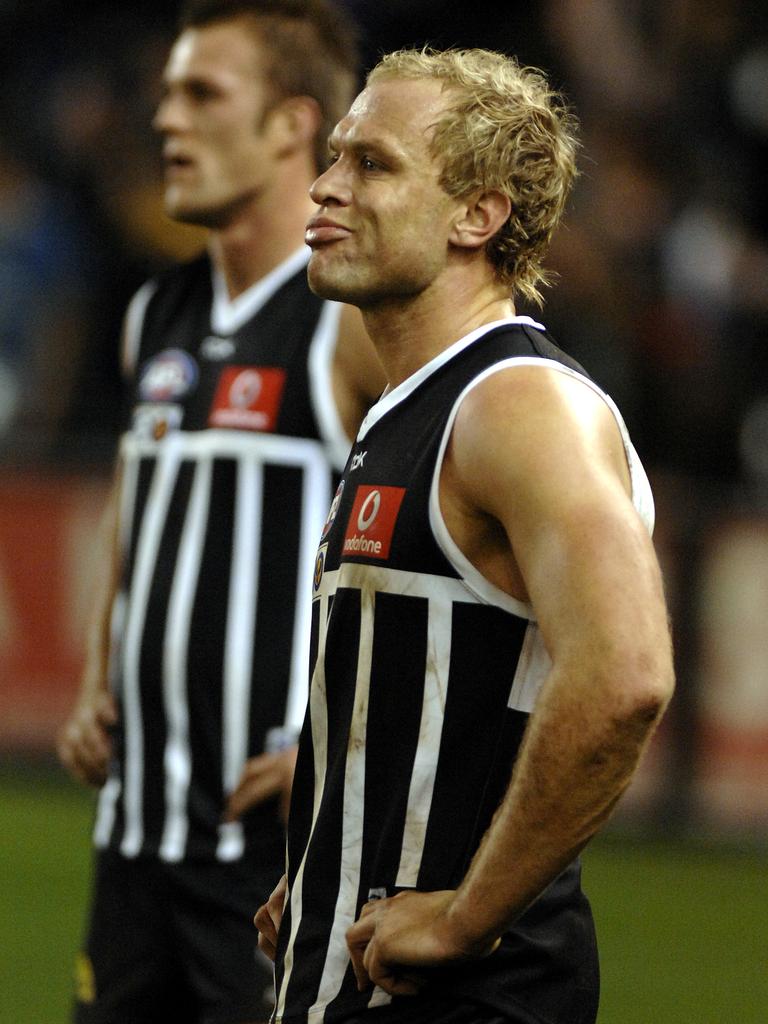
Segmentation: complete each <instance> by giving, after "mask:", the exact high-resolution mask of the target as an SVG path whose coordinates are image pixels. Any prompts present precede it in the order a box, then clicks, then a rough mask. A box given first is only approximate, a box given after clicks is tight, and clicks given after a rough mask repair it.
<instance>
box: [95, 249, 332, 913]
mask: <svg viewBox="0 0 768 1024" xmlns="http://www.w3.org/2000/svg"><path fill="white" fill-rule="evenodd" d="M307 259H308V250H306V249H302V250H301V251H300V252H297V253H296V254H295V255H294V256H293V257H291V258H290V259H288V260H287V261H286V262H284V263H283V264H281V265H280V266H279V267H278V268H276V269H275V270H274V271H273V272H272V273H271V274H270V275H268V277H266V278H264V279H263V280H262V281H260V282H258V283H257V284H256V285H254V286H253V287H252V288H251V289H249V290H248V291H247V292H246V293H244V294H243V295H241V296H240V297H239V298H238V299H236V300H234V301H233V302H230V301H229V300H228V297H227V295H226V293H225V291H224V287H223V281H222V280H221V279H220V278H219V277H218V276H217V275H215V274H213V272H212V268H211V264H210V262H209V260H208V258H207V257H202V258H200V259H198V260H197V261H195V262H193V263H191V264H187V265H184V266H181V267H177V268H174V269H172V270H170V271H169V272H167V273H166V274H164V275H161V276H160V277H159V278H158V279H156V280H154V281H152V282H150V283H148V284H147V285H145V286H144V288H143V289H141V290H140V291H139V293H138V294H137V295H136V297H135V299H134V301H133V302H132V304H131V306H130V308H129V311H128V315H127V318H126V357H127V364H128V365H129V367H130V368H132V371H133V372H132V374H131V389H132V393H131V406H130V410H129V412H128V418H127V422H126V427H125V432H124V434H123V435H122V438H121V444H120V472H121V474H122V487H121V502H122V503H121V508H120V529H121V548H122V558H123V564H122V586H121V588H120V591H119V593H118V596H117V599H116V601H115V605H114V609H113V627H114V628H113V635H114V637H115V646H114V650H113V652H112V659H111V675H112V685H113V688H114V690H115V693H116V694H117V698H118V701H119V707H120V722H119V725H118V728H117V731H116V735H115V744H114V746H115V751H116V757H115V759H114V763H113V765H112V767H111V771H110V776H109V779H108V782H107V784H106V785H105V787H104V789H103V790H102V794H101V797H100V802H99V809H98V815H97V821H96V829H95V840H96V845H97V846H98V847H102V848H103V847H111V848H114V849H116V850H119V851H120V852H122V853H123V854H124V855H125V856H128V857H132V856H136V855H138V854H150V855H157V856H159V857H160V858H161V859H163V860H165V861H169V862H173V861H178V860H181V859H184V858H207V859H212V858H218V859H219V860H223V861H227V860H234V859H237V858H239V857H240V856H241V854H242V852H243V850H244V849H245V847H246V845H247V846H248V847H249V848H250V849H253V848H256V849H259V850H262V851H263V853H264V856H265V857H273V858H274V862H275V863H279V862H280V860H281V858H282V856H283V851H284V842H285V840H284V833H283V830H282V827H281V825H280V823H279V821H278V819H277V814H276V808H275V806H274V802H270V803H269V804H267V805H264V806H262V807H259V808H255V809H253V810H252V811H250V812H248V814H247V815H246V816H245V818H244V819H243V822H242V823H241V822H236V823H226V824H224V823H222V821H221V816H222V809H223V806H224V802H225V798H226V795H227V794H228V793H229V792H230V791H231V790H232V789H233V788H234V786H235V784H236V782H237V780H238V778H239V776H240V772H241V770H242V767H243V764H244V762H245V760H246V758H248V757H250V756H253V755H255V754H258V753H261V752H262V751H263V750H264V749H265V748H267V749H269V748H270V747H275V746H278V745H280V744H281V743H282V742H284V740H285V739H286V737H289V736H290V735H291V734H292V735H293V736H295V735H296V734H297V732H298V729H299V728H300V726H301V722H302V719H303V715H304V709H305V704H306V681H307V658H308V644H307V637H308V634H309V618H310V611H311V602H310V595H309V592H308V590H307V587H306V581H307V580H308V579H310V578H311V575H312V568H313V565H314V558H315V549H316V545H317V538H318V536H319V535H320V532H321V530H322V526H323V522H324V520H325V516H326V513H327V509H328V503H329V500H330V496H331V494H332V492H333V483H334V480H335V479H338V471H339V470H340V469H341V467H342V466H343V463H344V459H345V458H346V454H347V452H348V450H349V441H348V440H347V439H346V438H345V437H344V434H343V430H342V427H341V425H340V423H339V421H338V416H337V413H336V409H335V406H334V403H333V400H332V392H331V361H332V356H333V350H334V345H335V341H336V335H337V328H338V319H339V311H340V308H341V307H340V306H339V305H338V304H336V303H330V302H323V301H321V300H320V299H318V298H317V297H316V296H314V295H313V294H312V293H311V292H310V291H309V288H308V286H307V284H306V269H305V267H306V262H307ZM334 473H335V476H334ZM254 909H255V908H254Z"/></svg>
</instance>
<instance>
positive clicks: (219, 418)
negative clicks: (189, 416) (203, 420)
mask: <svg viewBox="0 0 768 1024" xmlns="http://www.w3.org/2000/svg"><path fill="white" fill-rule="evenodd" d="M284 386H285V370H281V369H279V368H277V367H272V366H265V367H262V366H228V367H227V368H226V369H224V370H222V371H221V376H220V377H219V384H218V387H217V388H216V394H215V395H214V397H213V405H212V407H211V412H210V415H209V417H208V423H209V425H210V426H212V427H230V428H232V429H235V430H264V431H274V430H275V428H276V426H277V418H278V415H279V412H280V403H281V401H282V397H283V388H284Z"/></svg>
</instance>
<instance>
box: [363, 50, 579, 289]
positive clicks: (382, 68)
mask: <svg viewBox="0 0 768 1024" xmlns="http://www.w3.org/2000/svg"><path fill="white" fill-rule="evenodd" d="M382 78H417V79H418V78H436V79H438V80H440V81H442V82H443V83H444V85H445V88H446V89H447V90H448V91H449V93H450V95H451V96H452V97H454V99H453V100H452V102H450V105H449V107H448V109H447V110H446V111H445V113H443V114H442V115H441V117H440V118H439V120H438V122H437V123H436V124H435V126H434V129H435V130H434V134H433V136H432V141H431V148H432V153H433V156H435V157H436V158H437V159H439V160H441V161H442V164H443V171H442V175H441V179H440V182H441V185H442V186H443V188H444V189H445V190H446V192H447V193H448V194H449V195H451V196H454V197H458V196H465V195H469V194H470V193H472V192H476V191H478V190H480V189H482V190H497V191H499V192H502V193H503V194H504V195H506V196H508V197H509V198H510V200H511V202H512V212H511V214H510V216H509V218H508V220H507V221H506V223H505V224H504V226H503V227H502V228H501V229H500V230H499V231H498V232H497V233H496V235H494V237H493V238H492V239H491V240H490V241H489V242H488V243H487V246H486V254H487V256H488V259H489V260H490V261H491V263H492V264H493V266H494V267H495V269H496V272H497V274H498V276H499V278H500V279H501V280H503V281H504V282H505V283H507V284H509V286H510V287H511V289H512V291H513V292H519V293H520V294H522V295H523V296H524V297H525V298H527V299H529V300H532V301H533V302H536V303H537V304H538V305H541V302H542V299H541V292H540V290H539V285H544V284H547V283H548V282H549V279H550V276H551V275H549V274H548V273H547V271H545V270H544V269H543V267H542V261H543V259H544V256H545V254H546V251H547V249H548V248H549V243H550V240H551V238H552V234H553V233H554V230H555V228H556V227H557V225H558V223H559V221H560V218H561V216H562V213H563V210H564V207H565V202H566V199H567V197H568V194H569V192H570V189H571V186H572V184H573V181H574V179H575V177H576V173H577V172H576V152H577V150H578V147H579V143H578V139H577V130H578V124H577V121H576V118H575V117H574V115H573V114H572V112H571V111H570V110H569V109H568V107H567V105H566V103H565V101H564V99H563V97H562V96H561V95H560V94H559V93H556V92H554V91H553V90H552V89H551V88H550V86H549V83H548V82H547V80H546V78H545V76H544V74H543V72H541V71H538V70H536V69H535V68H526V67H521V66H520V65H519V64H518V63H517V61H516V60H515V59H514V58H513V57H509V56H506V55H504V54H500V53H494V52H493V51H491V50H480V49H469V50H444V51H439V50H432V49H429V48H425V49H423V50H398V51H396V52H395V53H390V54H387V55H386V56H385V57H383V58H382V60H381V61H379V63H378V64H377V65H376V66H375V67H374V68H373V69H372V71H371V72H370V73H369V75H368V82H369V83H371V82H374V81H376V80H378V79H382Z"/></svg>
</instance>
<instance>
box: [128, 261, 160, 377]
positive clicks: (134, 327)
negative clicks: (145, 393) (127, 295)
mask: <svg viewBox="0 0 768 1024" xmlns="http://www.w3.org/2000/svg"><path fill="white" fill-rule="evenodd" d="M156 291H157V282H156V281H147V282H146V283H145V284H143V285H142V286H141V288H139V290H138V291H137V292H136V294H135V295H134V296H133V298H132V299H131V301H130V302H129V303H128V309H127V310H126V312H125V319H124V320H123V338H122V351H121V358H120V365H121V367H122V371H123V376H124V377H125V378H126V380H129V379H131V378H132V377H133V376H134V374H135V373H136V366H137V364H138V361H139V351H140V349H141V332H142V330H143V328H144V316H145V314H146V312H147V306H148V305H149V300H150V299H151V298H152V296H153V295H154V294H155V292H156Z"/></svg>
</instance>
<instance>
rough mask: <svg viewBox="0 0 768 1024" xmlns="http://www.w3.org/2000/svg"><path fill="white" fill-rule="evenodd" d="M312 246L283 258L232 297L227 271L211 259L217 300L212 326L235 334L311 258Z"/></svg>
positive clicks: (214, 296) (213, 303)
mask: <svg viewBox="0 0 768 1024" xmlns="http://www.w3.org/2000/svg"><path fill="white" fill-rule="evenodd" d="M309 256H310V250H309V247H308V246H306V245H303V246H302V247H301V249H298V250H297V251H296V252H294V253H293V254H292V255H291V256H289V257H288V259H286V260H283V262H282V263H280V264H278V266H276V267H275V268H274V270H270V272H269V273H268V274H267V275H266V276H265V277H262V279H261V280H260V281H257V282H256V283H255V284H252V285H251V287H250V288H248V289H247V290H246V291H244V292H243V293H242V295H238V296H237V298H235V299H230V297H229V295H228V294H227V286H226V283H225V281H224V275H223V274H222V273H221V271H220V270H218V269H217V268H216V267H215V266H214V265H213V263H211V281H212V284H213V302H212V304H211V329H212V330H213V333H214V334H224V335H227V334H234V333H235V331H237V330H239V329H240V328H241V327H242V326H243V324H244V323H247V321H248V320H250V319H251V317H253V316H255V315H256V314H257V313H258V312H259V310H260V309H262V308H263V307H264V306H265V305H266V304H267V302H268V301H269V300H270V299H271V298H272V296H273V295H274V294H275V292H276V291H277V290H278V289H279V288H282V286H283V285H284V284H285V283H286V281H290V279H291V278H292V277H293V276H294V274H296V273H298V272H299V270H301V268H302V267H306V265H307V263H308V262H309Z"/></svg>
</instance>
